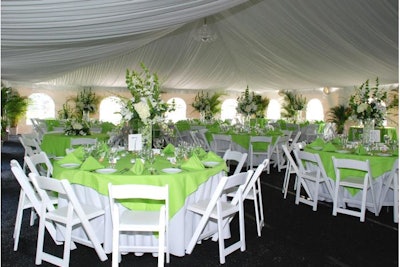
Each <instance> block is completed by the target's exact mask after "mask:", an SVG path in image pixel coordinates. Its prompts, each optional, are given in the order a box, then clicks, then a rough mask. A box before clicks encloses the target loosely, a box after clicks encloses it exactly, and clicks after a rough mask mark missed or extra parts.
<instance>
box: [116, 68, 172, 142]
mask: <svg viewBox="0 0 400 267" xmlns="http://www.w3.org/2000/svg"><path fill="white" fill-rule="evenodd" d="M141 67H142V69H143V72H136V71H134V70H133V71H129V70H126V76H125V78H126V85H127V88H128V90H129V92H130V93H131V95H132V97H131V98H129V99H124V100H122V101H123V103H122V105H121V106H122V107H121V111H120V113H121V116H122V123H123V124H124V125H126V124H127V126H125V130H126V128H127V127H128V129H127V130H128V131H127V132H128V133H131V132H138V133H141V134H142V141H143V146H144V148H145V149H147V148H151V146H152V126H153V124H154V123H156V122H159V121H161V120H163V119H164V114H165V112H167V111H173V110H174V106H173V105H172V106H170V105H168V104H167V103H165V102H164V101H163V100H162V99H161V91H160V85H159V82H158V77H157V74H155V73H150V71H149V69H148V68H147V67H146V66H145V65H144V64H143V63H142V64H141Z"/></svg>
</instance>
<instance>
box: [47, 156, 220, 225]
mask: <svg viewBox="0 0 400 267" xmlns="http://www.w3.org/2000/svg"><path fill="white" fill-rule="evenodd" d="M131 158H132V154H129V155H127V156H125V157H122V158H121V159H120V160H119V161H118V162H117V164H116V169H118V170H119V171H118V172H116V173H113V174H99V173H97V172H89V171H82V170H79V169H65V168H62V167H61V166H60V165H59V164H58V163H57V161H55V162H54V177H55V178H57V179H68V180H69V181H70V182H71V183H73V184H80V185H84V186H88V187H91V188H93V189H94V190H96V191H97V192H98V193H100V194H102V195H105V196H107V195H108V187H107V186H108V183H112V184H148V185H157V186H163V185H166V184H168V185H169V191H170V194H169V208H170V211H169V215H170V217H172V216H173V215H174V214H175V213H176V212H177V211H178V210H179V209H180V208H181V207H182V206H183V205H184V203H185V200H186V198H187V197H188V196H189V195H190V194H192V193H193V192H194V191H196V190H197V188H198V187H199V186H200V185H201V184H202V183H204V182H205V181H207V179H208V178H209V177H211V176H214V175H216V174H218V173H220V172H221V171H226V170H227V167H226V164H225V162H224V161H222V162H221V163H220V164H218V165H217V166H215V167H213V168H205V169H203V170H198V171H185V170H183V171H182V172H181V173H176V174H167V173H164V172H162V171H161V170H162V169H163V168H171V167H174V165H172V164H171V163H170V162H169V161H168V160H167V159H165V158H164V157H161V156H157V159H156V162H155V163H154V165H153V166H154V168H155V169H156V170H157V172H156V174H155V175H151V174H150V172H149V171H148V168H149V165H148V164H145V165H146V167H145V171H144V173H143V174H142V175H135V174H134V173H133V172H131V171H127V172H124V173H121V172H120V171H121V170H123V169H124V168H129V169H130V168H131V167H132V166H133V164H132V163H131V162H130V159H131ZM102 164H104V166H105V167H107V165H108V163H107V162H103V163H102ZM121 204H123V205H124V206H125V207H127V208H129V209H152V208H155V207H156V206H157V204H149V203H148V204H138V203H135V202H132V201H130V202H124V203H121ZM143 205H145V206H143Z"/></svg>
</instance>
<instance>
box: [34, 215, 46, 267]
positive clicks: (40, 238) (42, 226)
mask: <svg viewBox="0 0 400 267" xmlns="http://www.w3.org/2000/svg"><path fill="white" fill-rule="evenodd" d="M45 221H46V219H45V218H44V217H43V216H41V217H40V219H39V230H38V239H37V245H36V261H35V264H36V265H40V264H42V258H43V245H44V244H43V243H44V231H45Z"/></svg>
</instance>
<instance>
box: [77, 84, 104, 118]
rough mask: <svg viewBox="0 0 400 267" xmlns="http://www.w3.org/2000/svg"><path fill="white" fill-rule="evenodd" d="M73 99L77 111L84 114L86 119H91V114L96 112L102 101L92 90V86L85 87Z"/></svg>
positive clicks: (83, 116)
mask: <svg viewBox="0 0 400 267" xmlns="http://www.w3.org/2000/svg"><path fill="white" fill-rule="evenodd" d="M73 100H74V101H75V105H76V111H77V113H78V114H82V118H83V119H84V120H89V114H90V113H95V112H96V110H97V106H98V104H99V102H100V98H99V97H97V96H96V94H95V93H94V92H92V89H91V88H83V91H81V92H79V93H78V95H77V96H76V97H75V98H74V99H73Z"/></svg>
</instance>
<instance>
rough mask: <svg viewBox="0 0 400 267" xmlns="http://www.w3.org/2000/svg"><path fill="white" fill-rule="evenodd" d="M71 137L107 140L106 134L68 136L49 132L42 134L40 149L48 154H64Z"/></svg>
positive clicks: (69, 144)
mask: <svg viewBox="0 0 400 267" xmlns="http://www.w3.org/2000/svg"><path fill="white" fill-rule="evenodd" d="M73 138H97V140H98V141H107V140H108V138H109V136H108V135H107V134H92V135H86V136H68V135H64V134H63V133H50V134H45V135H44V136H43V140H42V143H41V145H40V147H41V149H42V150H43V151H44V152H46V153H47V154H48V155H55V156H64V155H65V149H67V148H70V146H71V139H73Z"/></svg>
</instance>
